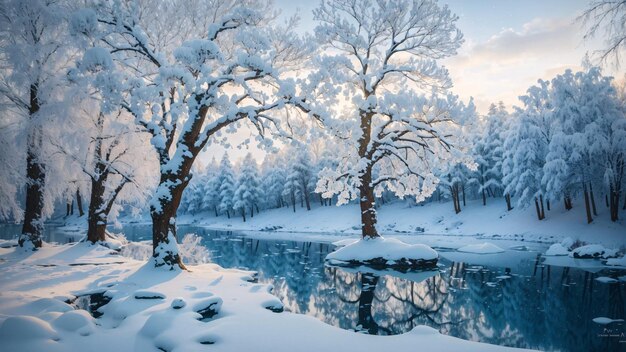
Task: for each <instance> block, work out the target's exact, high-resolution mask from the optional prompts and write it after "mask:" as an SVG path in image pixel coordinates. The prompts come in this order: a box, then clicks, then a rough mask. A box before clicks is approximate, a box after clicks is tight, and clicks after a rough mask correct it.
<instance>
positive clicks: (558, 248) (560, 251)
mask: <svg viewBox="0 0 626 352" xmlns="http://www.w3.org/2000/svg"><path fill="white" fill-rule="evenodd" d="M545 255H551V256H557V255H569V251H568V250H567V248H566V247H565V246H563V244H561V243H555V244H553V245H551V246H550V248H548V250H547V251H546V253H545Z"/></svg>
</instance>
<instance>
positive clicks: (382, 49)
mask: <svg viewBox="0 0 626 352" xmlns="http://www.w3.org/2000/svg"><path fill="white" fill-rule="evenodd" d="M314 16H315V19H316V20H317V21H319V25H318V26H317V28H316V29H315V32H316V35H317V38H318V40H319V41H320V42H321V43H322V44H323V45H325V47H326V48H328V49H329V50H328V51H327V53H328V54H327V55H326V56H324V57H322V58H321V59H320V63H319V65H320V67H321V68H320V70H319V71H318V72H316V75H314V77H315V78H317V81H316V82H319V81H322V79H320V78H319V77H320V76H321V77H325V80H323V81H324V82H325V83H326V82H329V84H332V86H333V87H334V89H335V91H333V92H332V93H334V94H333V98H336V97H339V98H341V97H342V96H344V97H345V99H343V100H342V101H341V103H342V104H337V105H336V106H337V108H336V110H338V111H335V115H337V116H339V118H338V119H337V120H338V121H330V119H327V120H326V121H325V122H326V126H327V128H328V129H329V130H330V131H331V132H332V133H333V134H334V135H335V136H338V137H340V140H341V141H343V142H345V143H346V144H347V145H349V146H350V148H348V149H347V150H348V153H347V154H346V155H342V156H341V164H340V166H339V168H337V169H334V170H333V169H325V170H324V171H322V173H321V175H320V180H319V182H318V184H317V191H318V192H322V193H323V195H324V196H325V197H332V196H333V195H335V194H337V195H338V197H339V198H338V204H344V203H346V202H348V201H349V200H352V199H358V200H359V203H360V208H361V222H362V236H363V237H377V236H378V231H377V230H376V210H375V207H374V206H375V193H380V192H382V190H383V189H389V190H391V191H393V192H395V193H396V194H398V195H399V196H401V197H403V196H415V197H416V198H417V199H418V200H421V199H424V198H426V197H427V196H429V195H430V194H431V193H432V192H433V191H434V190H435V188H436V185H437V182H438V180H437V177H436V176H435V175H434V174H433V173H432V172H431V170H432V165H431V164H432V163H437V162H438V161H443V159H450V158H453V157H454V156H455V152H452V153H451V151H452V149H453V148H452V146H451V142H450V141H449V140H448V138H447V136H448V135H449V134H450V132H451V131H449V130H447V129H449V128H451V127H452V126H453V120H454V117H455V111H456V110H457V109H458V105H459V104H458V102H457V100H456V98H455V97H452V96H450V95H446V94H445V92H446V89H447V88H449V87H450V86H451V82H450V79H449V77H448V73H447V70H446V69H444V68H442V67H440V66H438V65H437V63H436V60H438V59H443V58H445V57H448V56H451V55H454V54H455V53H456V49H457V48H458V47H459V46H460V45H461V43H462V35H461V33H460V31H459V30H458V29H457V28H456V26H455V23H456V20H457V16H455V15H454V14H452V12H451V11H450V9H449V8H448V7H447V6H440V5H439V4H437V3H436V2H435V1H430V0H416V1H393V2H384V1H378V2H372V1H368V0H353V1H345V0H336V1H322V3H321V4H320V6H319V7H318V8H317V9H316V10H315V11H314ZM329 89H330V88H329ZM418 90H421V91H422V92H426V94H424V95H423V94H418ZM309 91H311V90H309ZM339 98H336V99H339ZM319 104H324V105H328V102H327V101H323V100H322V101H319ZM446 130H447V131H446ZM456 156H458V155H456ZM375 169H378V171H377V172H376V174H377V175H378V177H377V178H376V179H373V178H372V175H373V174H375V172H374V170H375Z"/></svg>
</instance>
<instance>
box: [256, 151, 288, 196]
mask: <svg viewBox="0 0 626 352" xmlns="http://www.w3.org/2000/svg"><path fill="white" fill-rule="evenodd" d="M283 166H284V165H283V161H282V158H280V157H279V156H278V155H267V156H266V157H265V159H264V160H263V165H262V175H263V177H262V181H261V184H262V185H263V190H264V192H263V195H264V198H265V207H266V208H280V207H282V206H283V204H284V202H283V188H284V186H285V170H284V169H283Z"/></svg>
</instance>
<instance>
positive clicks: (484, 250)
mask: <svg viewBox="0 0 626 352" xmlns="http://www.w3.org/2000/svg"><path fill="white" fill-rule="evenodd" d="M458 251H459V252H465V253H475V254H493V253H502V252H504V249H502V248H500V247H498V246H496V245H495V244H493V243H488V242H485V243H480V244H468V245H467V246H463V247H461V248H459V249H458Z"/></svg>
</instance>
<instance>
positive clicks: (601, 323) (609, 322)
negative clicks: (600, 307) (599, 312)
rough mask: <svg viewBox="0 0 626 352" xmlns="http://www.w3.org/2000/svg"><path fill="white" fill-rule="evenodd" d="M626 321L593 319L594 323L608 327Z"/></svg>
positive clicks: (602, 318) (603, 318)
mask: <svg viewBox="0 0 626 352" xmlns="http://www.w3.org/2000/svg"><path fill="white" fill-rule="evenodd" d="M623 321H624V319H611V318H607V317H597V318H593V322H594V323H597V324H600V325H608V324H611V323H620V322H623Z"/></svg>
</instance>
